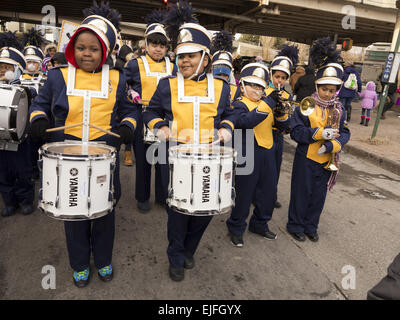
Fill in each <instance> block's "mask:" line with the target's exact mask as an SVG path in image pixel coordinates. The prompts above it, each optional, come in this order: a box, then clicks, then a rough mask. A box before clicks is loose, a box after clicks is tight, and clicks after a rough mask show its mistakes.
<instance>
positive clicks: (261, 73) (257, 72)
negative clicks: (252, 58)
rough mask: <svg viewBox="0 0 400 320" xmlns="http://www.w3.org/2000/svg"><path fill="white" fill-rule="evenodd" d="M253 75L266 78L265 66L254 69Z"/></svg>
mask: <svg viewBox="0 0 400 320" xmlns="http://www.w3.org/2000/svg"><path fill="white" fill-rule="evenodd" d="M253 76H255V77H258V78H261V79H263V80H265V70H264V69H263V68H256V69H255V70H254V71H253Z"/></svg>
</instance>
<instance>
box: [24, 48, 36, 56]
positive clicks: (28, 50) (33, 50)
mask: <svg viewBox="0 0 400 320" xmlns="http://www.w3.org/2000/svg"><path fill="white" fill-rule="evenodd" d="M25 55H27V56H34V55H36V52H35V49H33V48H28V49H26V52H25Z"/></svg>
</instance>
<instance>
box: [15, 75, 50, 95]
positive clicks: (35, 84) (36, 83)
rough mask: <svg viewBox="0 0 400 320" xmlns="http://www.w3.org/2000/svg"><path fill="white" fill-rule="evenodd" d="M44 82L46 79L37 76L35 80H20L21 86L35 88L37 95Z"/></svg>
mask: <svg viewBox="0 0 400 320" xmlns="http://www.w3.org/2000/svg"><path fill="white" fill-rule="evenodd" d="M46 80H47V79H46V78H43V77H42V76H39V77H36V78H30V79H24V78H20V82H21V85H23V86H25V87H32V88H35V90H36V93H37V94H39V91H40V89H41V88H42V87H43V86H44V83H45V82H46Z"/></svg>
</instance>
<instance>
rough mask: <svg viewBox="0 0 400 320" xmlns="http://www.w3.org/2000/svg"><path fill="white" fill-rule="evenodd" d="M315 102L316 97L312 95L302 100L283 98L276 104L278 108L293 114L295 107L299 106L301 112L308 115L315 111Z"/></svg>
mask: <svg viewBox="0 0 400 320" xmlns="http://www.w3.org/2000/svg"><path fill="white" fill-rule="evenodd" d="M315 104H316V102H315V99H313V98H312V97H305V98H304V99H303V100H301V102H295V101H291V100H289V99H284V98H282V99H280V101H279V104H278V105H277V106H276V110H278V111H280V112H283V113H287V114H289V115H291V114H292V113H293V112H294V109H295V107H299V108H300V112H301V114H302V115H303V116H306V117H308V116H309V115H311V114H312V113H313V112H314V110H315Z"/></svg>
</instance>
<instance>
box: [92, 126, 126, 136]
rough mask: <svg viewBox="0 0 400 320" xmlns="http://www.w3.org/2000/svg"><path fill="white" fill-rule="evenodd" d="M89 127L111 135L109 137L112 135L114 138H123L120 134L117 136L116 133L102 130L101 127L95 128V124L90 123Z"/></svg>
mask: <svg viewBox="0 0 400 320" xmlns="http://www.w3.org/2000/svg"><path fill="white" fill-rule="evenodd" d="M89 126H90V127H92V128H95V129H97V130H100V131H103V132H104V133H107V134H109V135H111V136H114V137H117V138H121V136H120V135H119V134H116V133H114V132H111V131H109V130H106V129H103V128H100V127H98V126H95V125H94V124H90V123H89Z"/></svg>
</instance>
